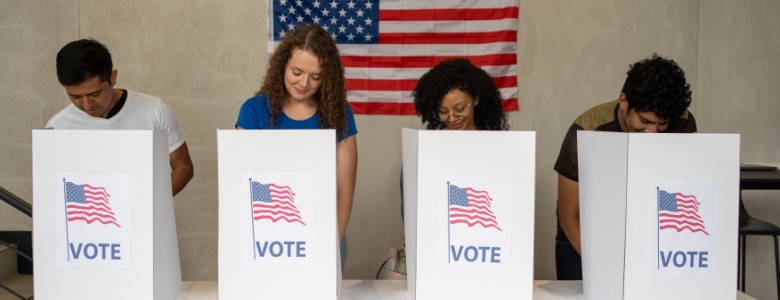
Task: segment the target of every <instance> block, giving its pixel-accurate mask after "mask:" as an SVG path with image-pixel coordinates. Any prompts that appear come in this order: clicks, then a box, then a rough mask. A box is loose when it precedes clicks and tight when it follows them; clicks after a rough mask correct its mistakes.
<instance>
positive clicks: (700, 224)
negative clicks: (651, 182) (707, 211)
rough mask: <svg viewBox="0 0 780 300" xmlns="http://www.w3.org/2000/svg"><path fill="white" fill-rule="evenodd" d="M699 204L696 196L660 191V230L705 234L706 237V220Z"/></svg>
mask: <svg viewBox="0 0 780 300" xmlns="http://www.w3.org/2000/svg"><path fill="white" fill-rule="evenodd" d="M700 205H701V203H699V201H698V200H696V196H694V195H685V194H682V193H669V192H667V191H664V190H661V189H659V190H658V228H659V229H660V230H664V229H672V230H676V231H677V232H680V231H683V230H688V231H690V232H703V233H704V234H706V235H710V234H709V233H707V229H706V228H705V227H704V220H702V218H701V216H700V215H699V206H700Z"/></svg>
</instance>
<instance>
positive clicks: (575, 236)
mask: <svg viewBox="0 0 780 300" xmlns="http://www.w3.org/2000/svg"><path fill="white" fill-rule="evenodd" d="M558 220H560V225H561V229H562V230H563V233H564V234H566V238H567V239H569V243H570V244H571V246H572V247H573V248H574V250H576V251H577V253H578V254H582V252H581V251H580V247H581V246H580V245H581V241H580V222H579V219H577V220H571V221H564V220H566V219H564V218H561V216H560V214H559V216H558Z"/></svg>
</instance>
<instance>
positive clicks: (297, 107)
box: [282, 99, 317, 120]
mask: <svg viewBox="0 0 780 300" xmlns="http://www.w3.org/2000/svg"><path fill="white" fill-rule="evenodd" d="M282 111H284V114H286V115H287V116H288V117H290V118H292V119H293V120H306V119H308V118H310V117H311V116H312V115H313V114H315V113H317V103H315V102H314V100H312V99H307V100H302V101H296V100H292V99H288V100H287V102H286V103H285V104H284V107H283V108H282Z"/></svg>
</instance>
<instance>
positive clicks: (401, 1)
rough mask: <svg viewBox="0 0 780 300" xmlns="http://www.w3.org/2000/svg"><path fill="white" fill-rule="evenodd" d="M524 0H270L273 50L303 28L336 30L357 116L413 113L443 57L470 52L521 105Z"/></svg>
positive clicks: (507, 100)
mask: <svg viewBox="0 0 780 300" xmlns="http://www.w3.org/2000/svg"><path fill="white" fill-rule="evenodd" d="M519 10H520V9H519V0H382V1H379V0H269V9H268V13H269V16H268V18H269V26H268V31H269V32H268V34H269V38H268V41H269V42H268V52H269V53H271V52H273V49H274V48H275V47H276V45H277V44H278V43H279V41H281V40H282V39H284V37H285V35H286V34H287V33H288V32H290V31H292V30H293V29H295V27H296V26H297V25H301V24H310V23H316V24H319V25H320V26H322V27H323V28H325V29H326V30H327V31H328V32H330V33H331V35H332V36H333V38H334V39H335V40H336V43H337V45H338V47H339V51H340V54H341V57H342V62H343V63H344V67H345V72H346V73H345V74H346V77H347V88H348V89H349V96H348V100H349V102H350V104H351V106H352V110H353V111H354V112H355V113H358V114H415V111H414V104H413V103H412V99H411V91H412V89H413V88H414V86H415V85H416V84H417V80H418V79H419V78H420V77H421V76H422V75H423V74H425V72H427V71H428V70H429V69H430V68H432V67H433V66H435V65H436V64H437V63H438V62H440V61H441V60H444V59H446V58H451V57H465V58H468V59H470V60H471V62H472V63H474V64H475V65H477V66H479V67H481V68H483V69H484V70H485V71H487V72H488V74H490V75H491V76H492V77H493V80H494V81H495V82H496V85H497V86H498V88H499V89H500V90H501V94H502V95H503V98H504V110H517V109H518V101H517V87H518V84H517V51H516V50H517V18H518V14H519Z"/></svg>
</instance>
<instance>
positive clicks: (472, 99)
mask: <svg viewBox="0 0 780 300" xmlns="http://www.w3.org/2000/svg"><path fill="white" fill-rule="evenodd" d="M412 98H414V109H415V110H416V111H417V115H418V116H420V118H421V119H422V122H423V124H425V126H426V127H427V128H428V129H450V130H507V129H509V124H507V119H506V113H504V111H503V108H502V97H501V92H500V91H499V90H498V87H496V84H495V82H493V78H491V77H490V75H488V73H487V72H485V70H482V69H481V68H479V67H477V66H475V65H473V64H472V63H471V61H469V60H468V59H465V58H451V59H447V60H443V61H441V62H440V63H439V64H437V65H436V66H435V67H433V68H432V69H431V70H430V71H428V72H427V73H425V75H423V76H422V77H421V78H420V81H419V82H417V86H415V87H414V91H412Z"/></svg>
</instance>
